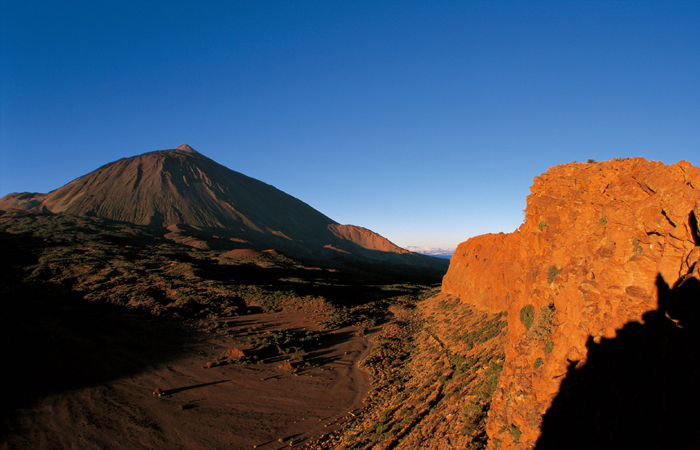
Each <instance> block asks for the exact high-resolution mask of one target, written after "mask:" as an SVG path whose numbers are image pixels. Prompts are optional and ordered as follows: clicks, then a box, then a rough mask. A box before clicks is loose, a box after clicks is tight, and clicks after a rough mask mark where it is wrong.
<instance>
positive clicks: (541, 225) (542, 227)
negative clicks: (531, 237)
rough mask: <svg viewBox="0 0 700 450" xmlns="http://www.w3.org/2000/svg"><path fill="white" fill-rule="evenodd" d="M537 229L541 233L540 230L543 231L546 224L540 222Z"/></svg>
mask: <svg viewBox="0 0 700 450" xmlns="http://www.w3.org/2000/svg"><path fill="white" fill-rule="evenodd" d="M537 228H539V229H540V231H542V230H544V229H545V228H547V223H546V222H540V224H539V225H537Z"/></svg>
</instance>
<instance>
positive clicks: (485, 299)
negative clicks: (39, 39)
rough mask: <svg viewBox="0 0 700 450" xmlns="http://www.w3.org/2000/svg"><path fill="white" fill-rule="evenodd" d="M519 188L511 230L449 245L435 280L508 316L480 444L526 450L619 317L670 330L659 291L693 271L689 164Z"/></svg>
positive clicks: (559, 177)
mask: <svg viewBox="0 0 700 450" xmlns="http://www.w3.org/2000/svg"><path fill="white" fill-rule="evenodd" d="M530 190H531V193H530V195H529V196H528V198H527V208H526V210H525V221H524V223H523V224H522V225H521V226H520V228H519V229H518V230H516V231H515V232H513V233H509V234H503V233H501V234H490V235H482V236H477V237H474V238H472V239H469V240H468V241H466V242H464V243H462V244H460V246H459V247H458V248H457V250H456V252H455V254H454V256H453V258H452V260H451V264H450V268H449V270H448V273H447V275H446V276H445V278H444V279H443V285H442V291H443V293H445V294H451V295H454V296H459V297H460V299H461V301H462V302H463V303H466V304H471V305H474V306H475V307H477V308H479V309H481V310H483V311H485V312H489V313H498V312H507V313H508V338H509V339H508V342H507V344H506V345H505V353H506V360H505V364H504V368H503V372H502V373H501V376H500V378H499V382H498V387H497V389H496V392H495V394H494V397H493V401H492V405H491V410H490V412H489V416H488V420H487V426H486V429H487V433H488V435H489V448H496V447H498V448H518V449H520V448H522V449H525V448H533V447H534V446H535V444H536V442H537V440H538V438H540V434H541V427H542V417H543V415H544V414H545V412H547V410H548V408H550V406H551V405H552V401H553V399H555V398H556V397H557V395H558V392H559V389H560V384H561V383H562V380H564V379H565V378H567V375H571V374H572V373H575V372H577V371H580V370H582V369H583V368H585V367H586V362H587V358H588V356H589V349H590V348H593V346H595V345H598V344H600V343H601V341H602V342H603V343H611V342H613V341H614V340H615V339H616V337H617V336H618V334H619V333H620V330H621V329H622V328H623V327H624V326H625V324H629V323H642V324H644V323H645V319H646V320H649V318H650V317H652V316H650V315H649V314H650V312H655V314H656V315H654V316H653V317H659V320H661V321H663V322H664V324H665V325H664V326H666V327H671V328H674V327H675V328H676V329H677V328H678V327H679V326H680V325H679V324H678V321H679V317H677V316H676V313H674V312H673V310H671V309H665V306H664V305H663V304H660V302H659V296H660V294H659V292H660V291H661V290H662V289H663V288H664V287H665V286H669V289H671V288H672V289H681V288H682V286H683V284H684V283H685V282H687V281H689V280H692V281H696V280H695V279H697V278H698V275H699V271H700V267H699V265H698V264H697V262H698V260H699V259H700V231H699V230H698V218H700V169H698V168H696V167H693V166H692V165H691V164H689V163H687V162H685V161H681V162H679V163H678V164H674V165H664V164H662V163H660V162H650V161H646V160H645V159H643V158H630V159H627V158H625V159H615V160H612V161H607V162H600V163H594V162H593V163H588V164H584V163H571V164H566V165H562V166H557V167H553V168H550V170H549V171H547V172H546V173H544V174H543V175H541V176H539V177H537V178H535V179H534V183H533V186H532V187H531V189H530ZM657 308H658V310H657ZM645 313H646V314H647V315H646V316H645ZM601 345H602V344H601Z"/></svg>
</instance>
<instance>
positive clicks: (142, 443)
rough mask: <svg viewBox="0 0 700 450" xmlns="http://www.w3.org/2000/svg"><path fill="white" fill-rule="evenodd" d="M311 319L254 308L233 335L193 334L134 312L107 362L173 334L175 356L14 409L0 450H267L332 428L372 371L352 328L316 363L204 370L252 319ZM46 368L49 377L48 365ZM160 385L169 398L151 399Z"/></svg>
mask: <svg viewBox="0 0 700 450" xmlns="http://www.w3.org/2000/svg"><path fill="white" fill-rule="evenodd" d="M315 323H316V322H315V319H314V318H313V317H310V316H305V315H304V314H302V313H291V314H289V313H274V314H256V315H248V316H243V317H238V318H236V319H234V323H233V324H231V328H230V329H231V330H232V333H231V335H230V336H224V335H220V334H212V333H203V332H191V333H189V334H188V335H187V336H184V337H183V336H175V335H171V336H160V335H156V334H154V333H151V334H147V333H146V334H144V333H138V332H134V329H137V328H139V327H141V328H143V329H144V330H147V328H148V327H149V326H152V325H153V322H152V321H149V320H143V319H133V323H132V329H131V330H129V333H126V334H123V335H120V339H121V341H120V342H122V344H123V345H122V346H121V347H119V349H118V351H116V350H114V349H110V348H109V347H105V348H104V349H103V351H104V352H106V353H107V355H106V356H105V355H102V356H103V358H104V359H105V360H106V361H107V364H109V362H110V361H112V362H113V364H117V365H119V364H121V365H124V364H126V365H128V364H130V363H132V362H133V361H140V362H142V360H143V359H144V358H146V357H148V356H149V355H150V353H147V352H146V350H145V349H146V348H148V349H149V351H150V352H152V351H153V347H154V346H158V345H162V346H163V347H164V348H165V347H166V346H168V345H170V344H172V343H171V342H169V339H172V340H173V341H177V340H178V339H180V340H181V341H179V342H178V348H179V350H180V352H181V353H180V354H179V355H178V357H177V358H172V359H170V360H168V361H165V362H161V363H155V364H154V365H153V366H151V367H147V368H145V369H144V370H141V371H138V372H137V373H134V374H128V375H126V376H122V377H120V378H116V379H113V380H108V381H106V382H102V381H100V382H96V383H92V384H89V385H84V386H79V387H76V388H74V389H71V390H67V391H61V392H53V393H50V394H48V395H45V396H43V397H41V398H40V399H38V400H37V401H35V402H34V403H32V404H29V405H23V406H20V407H18V408H16V409H14V410H13V411H10V414H6V417H7V418H6V420H5V421H4V422H5V423H4V424H3V425H4V429H5V433H4V435H3V436H2V437H1V438H0V439H1V440H0V448H1V449H15V448H17V449H22V448H33V449H53V448H80V449H116V448H120V449H121V448H153V449H156V448H174V449H178V448H182V449H184V448H187V449H216V448H226V449H251V448H254V446H256V447H257V448H260V449H266V450H268V449H275V448H282V447H286V448H289V441H290V439H293V442H294V443H299V442H302V441H306V440H307V439H309V438H312V437H315V436H317V435H320V434H324V433H327V432H329V431H330V430H332V429H334V428H335V427H337V426H338V422H339V420H341V421H342V419H343V417H345V416H346V415H348V414H349V412H351V411H354V410H356V409H357V408H359V407H361V405H362V399H363V397H364V396H365V394H366V392H367V375H366V374H365V373H364V372H363V371H362V370H360V369H359V368H358V366H357V362H358V361H359V360H360V359H361V358H363V357H364V356H365V355H366V354H367V349H368V344H367V339H366V338H364V337H358V336H357V335H356V333H355V331H356V330H355V329H353V328H346V329H341V330H337V331H335V332H333V333H331V334H330V335H329V336H328V337H327V338H326V339H325V340H324V342H323V343H319V347H318V349H312V350H311V351H310V352H309V354H308V356H307V358H305V360H308V361H309V362H310V363H311V364H312V365H311V367H306V368H303V369H301V370H298V371H297V373H291V372H288V371H284V370H282V369H279V368H278V366H279V365H280V364H281V362H282V357H281V356H280V358H279V359H277V360H273V361H271V362H269V363H266V364H257V365H246V366H242V365H237V364H230V365H222V366H217V367H213V368H210V369H204V368H203V366H204V365H206V363H207V362H210V361H215V360H216V358H217V357H218V356H219V355H221V353H222V352H224V351H225V350H226V349H228V348H232V347H236V346H242V344H244V343H245V336H244V335H245V330H246V329H247V328H248V327H250V326H251V325H252V324H255V325H256V326H258V327H260V328H267V329H270V330H273V329H282V328H287V329H290V328H291V329H309V330H312V329H317V326H316V325H315ZM129 336H131V337H129ZM85 339H88V338H87V337H86V338H85ZM129 339H131V340H130V341H128V340H129ZM125 340H126V341H128V342H124V341H125ZM173 345H174V344H173ZM171 350H172V349H171ZM110 352H111V353H110ZM68 363H70V364H80V363H81V361H79V360H74V361H69V362H68ZM132 365H133V364H132ZM44 369H45V370H46V371H47V376H50V368H49V367H46V368H44ZM156 388H160V389H162V390H163V391H165V393H166V395H164V396H162V397H157V396H153V391H154V390H155V389H156ZM326 425H328V427H327V426H326ZM279 439H282V440H283V442H284V444H283V443H282V442H280V441H279Z"/></svg>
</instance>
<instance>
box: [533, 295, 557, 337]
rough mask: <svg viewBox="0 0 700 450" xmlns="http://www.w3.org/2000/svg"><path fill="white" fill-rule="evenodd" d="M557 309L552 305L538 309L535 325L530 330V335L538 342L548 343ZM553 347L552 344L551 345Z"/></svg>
mask: <svg viewBox="0 0 700 450" xmlns="http://www.w3.org/2000/svg"><path fill="white" fill-rule="evenodd" d="M556 312H557V309H556V307H555V306H554V303H551V304H549V305H547V306H543V307H541V308H540V311H539V314H538V315H537V323H536V324H535V327H534V328H533V329H532V335H533V337H534V338H535V339H537V340H538V341H548V340H549V337H550V336H551V335H552V333H553V332H554V315H555V314H556ZM552 345H554V344H552Z"/></svg>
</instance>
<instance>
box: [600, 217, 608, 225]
mask: <svg viewBox="0 0 700 450" xmlns="http://www.w3.org/2000/svg"><path fill="white" fill-rule="evenodd" d="M606 223H608V216H603V217H601V218H600V220H599V221H598V225H605V224H606Z"/></svg>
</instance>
